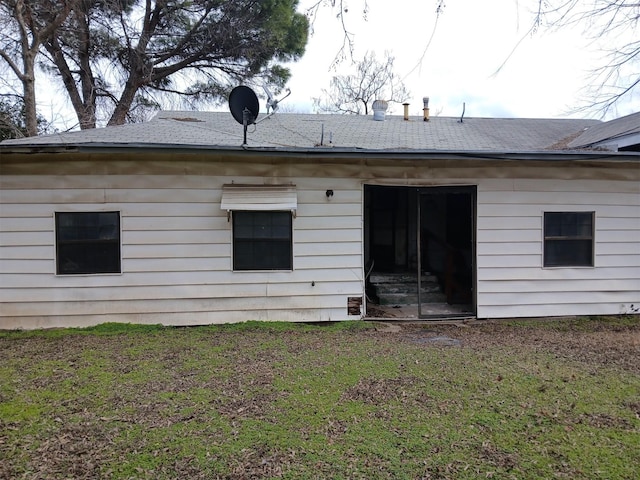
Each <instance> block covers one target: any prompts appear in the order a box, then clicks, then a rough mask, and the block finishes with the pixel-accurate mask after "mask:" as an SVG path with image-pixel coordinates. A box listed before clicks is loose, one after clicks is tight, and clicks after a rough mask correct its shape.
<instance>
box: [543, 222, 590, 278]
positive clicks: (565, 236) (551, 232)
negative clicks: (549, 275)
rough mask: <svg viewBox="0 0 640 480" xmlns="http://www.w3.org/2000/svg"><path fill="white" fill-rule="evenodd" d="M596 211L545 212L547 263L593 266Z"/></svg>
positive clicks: (561, 265)
mask: <svg viewBox="0 0 640 480" xmlns="http://www.w3.org/2000/svg"><path fill="white" fill-rule="evenodd" d="M593 231H594V213H593V212H545V214H544V266H545V267H592V266H593V245H594V239H593Z"/></svg>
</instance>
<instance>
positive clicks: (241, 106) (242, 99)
mask: <svg viewBox="0 0 640 480" xmlns="http://www.w3.org/2000/svg"><path fill="white" fill-rule="evenodd" d="M229 109H230V110H231V115H233V118H235V119H236V122H238V123H241V124H242V126H243V127H244V143H243V145H246V144H247V126H248V125H251V124H253V123H256V119H257V118H258V111H259V110H260V104H259V103H258V96H257V95H256V94H255V92H254V91H253V90H251V89H250V88H249V87H246V86H244V85H240V86H237V87H235V88H234V89H233V90H231V93H230V94H229Z"/></svg>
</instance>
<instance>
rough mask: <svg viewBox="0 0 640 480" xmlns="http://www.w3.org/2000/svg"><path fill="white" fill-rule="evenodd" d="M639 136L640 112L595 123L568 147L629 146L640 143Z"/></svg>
mask: <svg viewBox="0 0 640 480" xmlns="http://www.w3.org/2000/svg"><path fill="white" fill-rule="evenodd" d="M638 136H640V112H637V113H632V114H631V115H627V116H625V117H620V118H616V119H615V120H611V121H609V122H605V123H599V124H596V125H593V126H591V127H589V128H587V130H585V131H584V133H582V134H581V135H580V136H579V137H577V138H576V139H575V140H573V141H571V142H569V144H568V147H569V148H588V147H594V146H598V145H607V144H613V145H619V144H622V145H623V146H627V145H629V144H637V143H640V138H637V137H638ZM625 140H628V141H625Z"/></svg>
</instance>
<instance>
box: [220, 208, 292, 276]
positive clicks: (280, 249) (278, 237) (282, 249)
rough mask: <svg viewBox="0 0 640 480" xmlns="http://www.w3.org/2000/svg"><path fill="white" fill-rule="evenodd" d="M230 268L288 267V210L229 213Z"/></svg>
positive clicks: (290, 261) (290, 257)
mask: <svg viewBox="0 0 640 480" xmlns="http://www.w3.org/2000/svg"><path fill="white" fill-rule="evenodd" d="M232 218H233V269H234V270H291V269H292V238H291V212H270V211H267V212H262V211H260V212H254V211H234V212H233V216H232Z"/></svg>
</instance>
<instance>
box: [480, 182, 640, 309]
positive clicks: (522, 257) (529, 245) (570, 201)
mask: <svg viewBox="0 0 640 480" xmlns="http://www.w3.org/2000/svg"><path fill="white" fill-rule="evenodd" d="M545 211H594V212H595V266H594V267H593V268H586V267H585V268H543V267H542V262H543V257H542V255H543V212H545ZM477 288H478V292H477V299H478V307H477V313H478V316H479V317H481V318H491V317H494V318H495V317H528V316H562V315H596V314H618V313H630V311H631V305H635V306H636V307H637V306H638V305H639V304H640V187H639V186H638V184H637V183H634V182H616V181H562V180H538V181H536V180H504V181H500V180H493V181H490V182H486V183H482V182H481V183H480V185H479V188H478V220H477Z"/></svg>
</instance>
